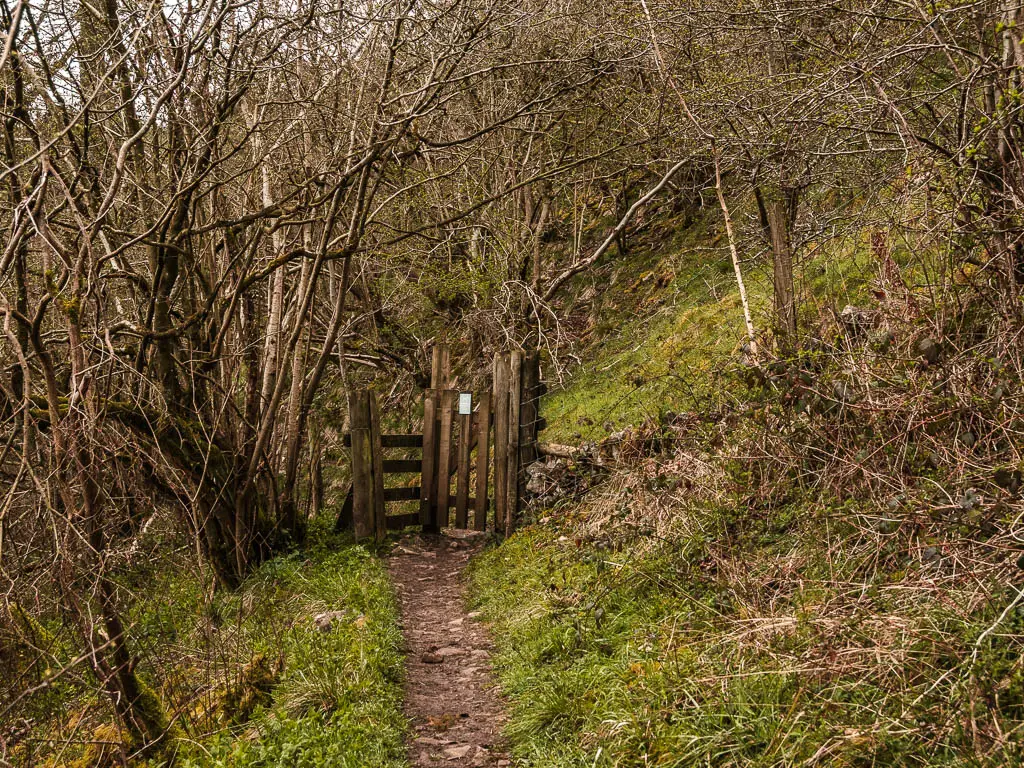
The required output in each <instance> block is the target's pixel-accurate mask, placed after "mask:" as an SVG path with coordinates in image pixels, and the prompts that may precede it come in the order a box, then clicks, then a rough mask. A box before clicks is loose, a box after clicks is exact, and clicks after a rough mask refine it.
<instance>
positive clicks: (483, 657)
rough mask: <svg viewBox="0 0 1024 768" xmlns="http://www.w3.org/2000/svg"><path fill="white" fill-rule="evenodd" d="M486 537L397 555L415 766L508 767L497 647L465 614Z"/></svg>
mask: <svg viewBox="0 0 1024 768" xmlns="http://www.w3.org/2000/svg"><path fill="white" fill-rule="evenodd" d="M479 546H480V537H479V535H474V534H473V533H472V532H464V531H453V532H451V533H450V534H446V535H441V536H410V537H406V538H403V539H402V540H401V541H399V543H398V544H397V545H395V548H394V549H393V550H392V555H391V558H390V561H389V568H390V571H391V577H392V579H393V580H394V583H395V585H396V587H397V589H398V596H399V601H400V605H401V612H402V626H403V628H404V632H405V642H406V652H407V654H408V656H407V657H406V676H405V714H406V716H407V717H408V718H409V720H410V721H411V722H412V725H413V734H412V739H411V741H410V743H409V763H410V764H411V765H413V766H415V767H416V768H420V766H441V765H443V766H459V767H460V768H461V766H466V767H467V768H471V767H472V768H476V767H477V766H507V765H509V764H510V762H509V759H508V756H507V754H506V753H505V752H504V751H503V749H502V747H501V739H500V735H501V728H502V725H503V723H504V708H503V706H502V703H501V700H500V698H499V697H498V694H497V691H496V690H495V687H494V680H493V678H492V675H491V667H490V648H491V645H490V641H489V640H488V638H487V634H486V632H485V631H484V629H483V627H482V626H481V625H480V624H479V623H478V622H477V621H475V618H476V617H475V616H474V615H473V614H467V613H466V609H465V600H464V589H465V582H464V580H463V573H462V571H463V568H465V566H466V563H467V562H468V561H469V558H470V556H471V554H472V553H473V551H475V550H476V549H477V548H478V547H479Z"/></svg>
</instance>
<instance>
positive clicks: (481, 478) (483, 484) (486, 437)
mask: <svg viewBox="0 0 1024 768" xmlns="http://www.w3.org/2000/svg"><path fill="white" fill-rule="evenodd" d="M476 418H477V423H476V499H475V502H476V503H475V504H474V506H473V527H474V528H475V529H476V530H478V531H484V530H487V471H488V469H489V467H488V464H489V463H490V462H489V459H490V450H491V394H490V393H489V392H485V393H484V394H483V395H481V396H480V407H479V408H477V411H476Z"/></svg>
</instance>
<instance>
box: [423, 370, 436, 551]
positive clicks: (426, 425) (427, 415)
mask: <svg viewBox="0 0 1024 768" xmlns="http://www.w3.org/2000/svg"><path fill="white" fill-rule="evenodd" d="M438 394H439V393H438V391H437V390H436V389H428V390H427V391H426V392H424V393H423V463H422V465H421V470H420V525H422V526H423V530H424V531H426V532H427V533H437V532H438V531H437V528H436V525H435V521H436V519H437V516H436V514H435V512H434V510H435V509H436V507H437V493H436V490H435V489H436V487H437V427H438V423H437V417H438V410H437V409H438Z"/></svg>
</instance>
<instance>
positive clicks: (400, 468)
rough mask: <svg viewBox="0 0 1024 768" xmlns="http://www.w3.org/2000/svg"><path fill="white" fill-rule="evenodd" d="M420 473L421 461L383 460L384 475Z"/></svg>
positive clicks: (421, 469)
mask: <svg viewBox="0 0 1024 768" xmlns="http://www.w3.org/2000/svg"><path fill="white" fill-rule="evenodd" d="M422 471H423V461H422V460H420V459H384V474H385V475H387V474H402V473H408V472H422Z"/></svg>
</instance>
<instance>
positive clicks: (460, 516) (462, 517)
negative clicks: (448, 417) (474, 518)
mask: <svg viewBox="0 0 1024 768" xmlns="http://www.w3.org/2000/svg"><path fill="white" fill-rule="evenodd" d="M472 434H473V414H472V413H465V414H462V413H460V414H459V453H458V458H459V461H458V466H459V468H458V472H457V477H456V480H455V527H456V528H466V527H468V525H467V524H468V522H469V520H468V517H469V515H468V509H469V447H470V441H471V440H472Z"/></svg>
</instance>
